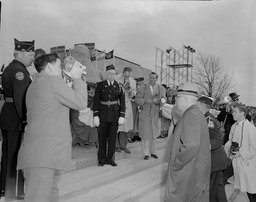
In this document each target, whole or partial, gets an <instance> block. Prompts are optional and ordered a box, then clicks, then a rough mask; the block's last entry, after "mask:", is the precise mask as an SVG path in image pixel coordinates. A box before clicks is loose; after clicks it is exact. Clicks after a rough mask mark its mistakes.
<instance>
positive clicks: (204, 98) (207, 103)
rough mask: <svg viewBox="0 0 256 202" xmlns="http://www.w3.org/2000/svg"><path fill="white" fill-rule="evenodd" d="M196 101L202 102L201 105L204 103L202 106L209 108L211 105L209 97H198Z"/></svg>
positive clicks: (211, 101)
mask: <svg viewBox="0 0 256 202" xmlns="http://www.w3.org/2000/svg"><path fill="white" fill-rule="evenodd" d="M197 101H198V102H202V103H204V104H206V105H209V106H210V107H211V106H212V104H213V98H211V97H206V96H202V97H200V98H199V99H198V100H197Z"/></svg>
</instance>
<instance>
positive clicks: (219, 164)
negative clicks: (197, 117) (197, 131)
mask: <svg viewBox="0 0 256 202" xmlns="http://www.w3.org/2000/svg"><path fill="white" fill-rule="evenodd" d="M205 117H206V121H207V124H208V128H209V134H210V144H211V177H210V202H225V201H227V197H226V193H225V187H224V184H223V170H224V169H226V167H227V164H228V160H227V156H226V153H225V151H224V148H223V146H222V139H223V133H222V132H221V130H220V124H219V122H218V120H217V119H216V118H215V117H214V116H213V115H212V114H211V113H210V112H206V113H205Z"/></svg>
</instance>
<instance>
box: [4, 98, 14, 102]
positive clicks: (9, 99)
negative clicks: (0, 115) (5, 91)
mask: <svg viewBox="0 0 256 202" xmlns="http://www.w3.org/2000/svg"><path fill="white" fill-rule="evenodd" d="M4 100H5V102H13V98H12V97H6V98H5V99H4Z"/></svg>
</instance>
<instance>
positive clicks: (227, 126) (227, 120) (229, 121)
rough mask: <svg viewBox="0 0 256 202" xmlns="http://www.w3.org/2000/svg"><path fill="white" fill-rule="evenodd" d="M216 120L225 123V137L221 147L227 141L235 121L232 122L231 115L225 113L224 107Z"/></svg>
mask: <svg viewBox="0 0 256 202" xmlns="http://www.w3.org/2000/svg"><path fill="white" fill-rule="evenodd" d="M217 119H218V121H220V122H225V124H224V129H225V136H224V139H223V145H224V144H226V142H227V141H228V138H229V132H230V129H231V126H232V125H233V124H234V123H235V121H234V118H233V115H232V114H231V113H230V112H227V111H226V107H224V108H223V109H221V111H220V113H219V115H218V117H217Z"/></svg>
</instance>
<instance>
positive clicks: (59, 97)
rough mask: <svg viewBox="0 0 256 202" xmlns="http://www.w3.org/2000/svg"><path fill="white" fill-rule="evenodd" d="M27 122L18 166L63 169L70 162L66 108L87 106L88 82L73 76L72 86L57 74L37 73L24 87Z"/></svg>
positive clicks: (23, 167)
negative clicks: (25, 89)
mask: <svg viewBox="0 0 256 202" xmlns="http://www.w3.org/2000/svg"><path fill="white" fill-rule="evenodd" d="M26 105H27V126H26V128H25V134H24V139H23V142H22V144H21V148H20V151H19V154H18V165H17V168H18V169H25V168H32V167H44V168H52V169H57V170H65V169H66V168H68V166H69V165H70V163H71V131H70V123H69V109H70V108H72V109H76V110H81V109H85V108H86V107H87V85H86V83H85V82H83V81H82V80H80V79H74V90H73V89H72V88H70V87H68V85H67V84H66V83H65V81H64V80H63V79H62V78H61V77H60V76H49V75H48V74H46V73H38V74H37V75H36V78H35V80H34V81H33V82H32V83H31V85H30V86H29V88H28V91H27V97H26Z"/></svg>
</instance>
